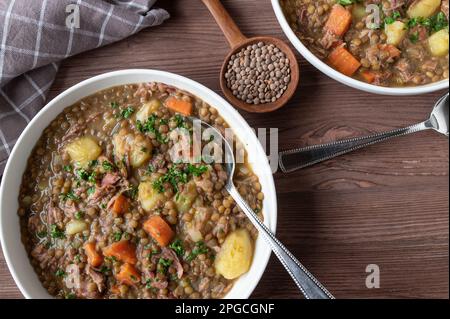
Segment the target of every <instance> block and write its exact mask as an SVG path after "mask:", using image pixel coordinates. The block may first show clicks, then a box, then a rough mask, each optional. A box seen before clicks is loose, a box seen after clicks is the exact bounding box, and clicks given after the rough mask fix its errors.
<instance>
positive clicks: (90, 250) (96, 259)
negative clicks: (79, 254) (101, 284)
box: [83, 242, 103, 267]
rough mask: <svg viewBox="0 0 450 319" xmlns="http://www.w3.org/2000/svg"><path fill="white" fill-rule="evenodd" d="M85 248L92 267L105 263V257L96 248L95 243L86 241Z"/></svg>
mask: <svg viewBox="0 0 450 319" xmlns="http://www.w3.org/2000/svg"><path fill="white" fill-rule="evenodd" d="M83 248H84V252H85V253H86V256H87V258H88V263H89V265H91V266H92V267H98V266H100V265H101V264H102V263H103V257H102V255H100V254H99V253H98V252H97V250H96V249H95V243H93V242H90V243H86V244H84V246H83Z"/></svg>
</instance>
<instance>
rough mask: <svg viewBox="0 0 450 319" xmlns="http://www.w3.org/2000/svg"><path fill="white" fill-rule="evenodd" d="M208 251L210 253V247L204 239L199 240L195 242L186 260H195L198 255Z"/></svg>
mask: <svg viewBox="0 0 450 319" xmlns="http://www.w3.org/2000/svg"><path fill="white" fill-rule="evenodd" d="M206 253H208V247H206V245H205V243H204V242H203V241H198V242H196V243H195V247H194V249H192V252H191V253H190V254H189V255H188V256H187V257H186V260H187V261H193V260H194V259H195V258H197V256H198V255H202V254H206Z"/></svg>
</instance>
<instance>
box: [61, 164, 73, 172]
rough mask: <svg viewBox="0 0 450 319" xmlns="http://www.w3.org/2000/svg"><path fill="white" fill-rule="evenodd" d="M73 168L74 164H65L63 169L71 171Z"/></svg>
mask: <svg viewBox="0 0 450 319" xmlns="http://www.w3.org/2000/svg"><path fill="white" fill-rule="evenodd" d="M72 168H73V167H72V165H64V167H63V170H64V171H66V172H69V173H70V172H71V171H72Z"/></svg>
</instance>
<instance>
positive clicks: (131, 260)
mask: <svg viewBox="0 0 450 319" xmlns="http://www.w3.org/2000/svg"><path fill="white" fill-rule="evenodd" d="M187 116H193V117H197V118H200V119H201V120H203V121H205V122H207V123H209V124H210V125H213V126H215V127H216V128H217V129H218V130H219V131H221V132H224V130H225V129H226V128H228V127H229V126H228V124H227V123H226V122H225V121H224V119H223V118H222V117H221V116H220V114H219V113H218V111H217V110H216V109H215V108H214V107H212V106H210V105H208V104H207V103H205V102H204V101H202V100H201V99H199V98H197V97H195V96H193V95H191V94H189V93H187V92H184V91H181V90H178V89H177V88H174V87H171V86H168V85H166V84H162V83H141V84H130V85H123V86H118V87H113V88H110V89H106V90H104V91H101V92H98V93H96V94H94V95H92V96H89V97H87V98H84V99H83V100H81V101H79V102H77V103H75V104H74V105H72V106H70V107H68V108H66V109H65V110H64V111H63V112H62V113H61V114H60V115H58V116H57V117H56V119H55V120H54V121H53V122H52V123H51V124H50V125H49V126H48V127H47V128H46V129H45V130H44V132H43V135H42V136H41V138H40V139H39V141H38V143H37V144H36V147H35V148H34V149H33V151H32V153H31V155H30V157H29V159H28V164H27V168H26V170H25V173H24V175H23V178H22V184H21V189H20V194H19V211H18V214H19V216H20V223H21V235H22V242H23V244H24V246H25V248H26V250H27V252H28V254H29V257H30V260H31V264H32V266H33V267H34V269H35V271H36V273H37V275H38V277H39V279H40V281H41V282H42V284H43V286H44V287H45V288H46V289H47V290H48V292H49V293H50V294H51V295H53V296H56V297H58V298H108V299H117V298H222V297H224V296H225V295H226V294H227V292H228V291H229V290H230V289H231V288H232V286H233V283H234V281H235V280H236V279H237V278H239V277H240V276H241V275H242V274H244V273H246V272H247V271H248V270H249V269H250V266H251V263H252V256H253V250H254V244H255V240H256V238H257V236H258V233H257V231H256V229H255V228H254V227H253V225H251V223H250V221H249V220H248V219H247V218H246V217H245V215H244V213H243V212H242V211H241V210H240V209H239V208H238V207H237V206H236V204H235V202H234V200H233V199H232V198H231V196H229V194H228V193H227V191H226V190H225V188H224V185H225V181H226V180H227V175H226V172H225V171H224V167H223V165H222V164H219V163H210V164H208V162H207V161H203V160H201V161H200V162H198V161H191V162H178V161H175V162H174V161H173V160H172V157H171V155H170V150H171V148H172V147H173V146H174V144H175V142H176V139H175V138H176V137H175V136H174V132H175V131H176V129H177V128H183V129H186V130H187V131H192V123H191V122H190V121H188V119H187ZM236 143H239V141H237V142H236ZM244 158H246V157H245V156H244ZM236 168H237V170H236V173H235V176H234V182H235V184H236V186H237V188H238V190H239V192H240V194H241V195H242V196H243V197H244V198H245V199H246V201H247V202H248V204H249V205H250V206H251V207H252V209H254V210H255V212H257V213H258V216H259V217H260V218H261V219H262V208H263V207H262V202H263V199H264V194H263V193H262V192H261V184H260V183H259V180H258V177H257V176H256V175H255V174H254V173H253V171H252V169H251V167H250V165H249V164H248V163H247V162H246V161H245V162H244V163H237V166H236Z"/></svg>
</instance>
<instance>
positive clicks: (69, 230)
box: [66, 220, 88, 235]
mask: <svg viewBox="0 0 450 319" xmlns="http://www.w3.org/2000/svg"><path fill="white" fill-rule="evenodd" d="M86 229H88V225H87V224H86V223H85V222H84V221H81V220H71V221H70V222H68V223H67V224H66V234H67V235H75V234H77V233H81V232H82V231H84V230H86Z"/></svg>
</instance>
